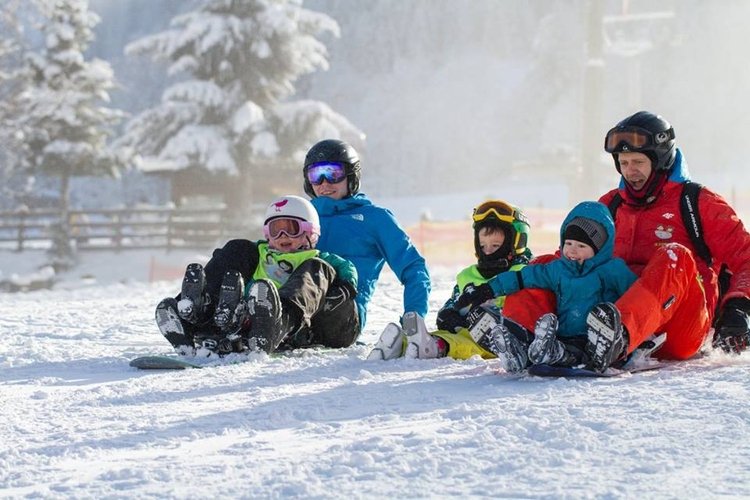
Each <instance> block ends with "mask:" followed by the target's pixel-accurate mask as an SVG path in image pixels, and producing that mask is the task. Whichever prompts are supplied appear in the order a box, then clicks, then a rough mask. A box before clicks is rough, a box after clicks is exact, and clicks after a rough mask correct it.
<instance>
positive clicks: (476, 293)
mask: <svg viewBox="0 0 750 500" xmlns="http://www.w3.org/2000/svg"><path fill="white" fill-rule="evenodd" d="M494 297H495V292H493V291H492V287H491V286H490V285H488V284H487V283H484V284H482V285H479V286H474V285H466V287H465V288H464V292H463V293H462V294H461V295H460V296H459V297H458V299H457V300H456V309H458V310H459V311H460V310H461V309H463V308H464V307H466V306H471V307H476V306H478V305H480V304H484V303H485V302H487V301H488V300H490V299H492V298H494Z"/></svg>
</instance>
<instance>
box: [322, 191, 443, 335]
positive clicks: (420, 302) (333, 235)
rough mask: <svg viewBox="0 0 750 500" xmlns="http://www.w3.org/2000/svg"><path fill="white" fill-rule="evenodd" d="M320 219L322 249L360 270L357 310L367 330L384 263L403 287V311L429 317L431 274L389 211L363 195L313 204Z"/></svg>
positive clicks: (325, 200) (326, 199)
mask: <svg viewBox="0 0 750 500" xmlns="http://www.w3.org/2000/svg"><path fill="white" fill-rule="evenodd" d="M311 202H312V204H313V206H314V207H315V209H316V210H317V211H318V215H319V216H320V233H321V235H320V240H319V241H318V244H317V246H316V247H317V248H318V250H321V251H324V252H331V253H335V254H337V255H340V256H341V257H343V258H345V259H348V260H350V261H351V262H352V263H353V264H354V267H356V269H357V275H358V277H359V284H358V287H357V306H358V307H359V318H360V325H361V326H362V328H364V325H365V321H366V319H367V305H368V303H369V302H370V299H371V298H372V294H373V293H374V292H375V285H376V283H377V280H378V278H379V277H380V271H381V270H382V269H383V265H385V264H386V263H387V264H388V266H389V267H390V268H391V269H392V270H393V272H394V274H395V275H396V276H397V277H398V279H399V281H400V282H401V284H402V285H403V286H404V312H407V311H415V312H417V313H418V314H419V315H421V316H422V317H424V316H425V315H426V314H427V302H428V298H429V295H430V274H429V272H428V271H427V266H426V264H425V260H424V258H422V256H421V255H420V254H419V252H418V251H417V249H416V247H415V246H414V245H413V244H412V242H411V239H410V238H409V236H408V235H407V234H406V232H405V231H404V230H403V229H402V228H401V226H400V225H399V224H398V222H397V221H396V218H395V217H394V216H393V214H392V213H391V212H390V211H389V210H388V209H386V208H383V207H379V206H377V205H374V204H373V203H372V202H371V201H370V199H369V198H367V196H366V195H365V194H364V193H357V194H355V195H354V196H350V197H348V198H344V199H342V200H334V199H333V198H328V197H318V198H313V199H312V200H311Z"/></svg>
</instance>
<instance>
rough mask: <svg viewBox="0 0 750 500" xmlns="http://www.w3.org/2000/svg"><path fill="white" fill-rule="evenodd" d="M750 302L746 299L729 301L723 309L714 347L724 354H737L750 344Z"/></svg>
mask: <svg viewBox="0 0 750 500" xmlns="http://www.w3.org/2000/svg"><path fill="white" fill-rule="evenodd" d="M748 310H750V300H748V299H745V298H736V299H729V300H728V301H727V303H726V304H724V307H723V308H722V309H721V313H720V314H719V319H718V320H717V321H716V325H715V327H714V341H713V346H714V347H715V348H720V349H722V350H723V351H724V352H735V353H737V354H739V353H741V352H742V351H744V350H746V349H747V348H748V344H750V315H748Z"/></svg>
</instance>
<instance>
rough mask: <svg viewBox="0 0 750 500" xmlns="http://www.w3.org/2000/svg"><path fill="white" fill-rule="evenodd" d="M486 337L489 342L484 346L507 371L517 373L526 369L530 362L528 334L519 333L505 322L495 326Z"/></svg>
mask: <svg viewBox="0 0 750 500" xmlns="http://www.w3.org/2000/svg"><path fill="white" fill-rule="evenodd" d="M521 328H522V327H521ZM514 330H515V328H514ZM486 338H487V344H486V346H485V345H483V346H482V347H484V348H485V349H487V350H489V351H490V352H492V353H493V354H495V356H497V359H498V360H499V361H500V365H501V366H502V367H503V369H504V370H505V371H506V372H508V373H517V372H520V371H522V370H525V369H526V367H527V366H528V364H529V356H528V349H529V343H530V342H529V340H530V339H529V338H528V334H526V335H518V334H517V333H515V332H514V331H511V329H510V328H508V326H506V325H505V322H503V323H499V324H498V325H497V326H495V327H494V328H493V329H492V331H491V332H490V333H489V335H487V337H486Z"/></svg>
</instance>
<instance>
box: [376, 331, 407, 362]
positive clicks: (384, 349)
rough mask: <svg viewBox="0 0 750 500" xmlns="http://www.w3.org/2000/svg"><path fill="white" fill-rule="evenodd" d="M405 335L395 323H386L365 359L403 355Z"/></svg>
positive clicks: (393, 357) (382, 358)
mask: <svg viewBox="0 0 750 500" xmlns="http://www.w3.org/2000/svg"><path fill="white" fill-rule="evenodd" d="M405 341H406V335H404V332H403V330H401V327H400V326H398V325H397V324H396V323H388V325H387V326H386V327H385V330H383V333H381V334H380V338H379V339H378V341H377V342H376V343H375V347H373V348H372V351H370V354H368V355H367V360H368V361H370V360H385V359H396V358H400V357H401V356H403V355H404V345H405V343H406V342H405Z"/></svg>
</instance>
